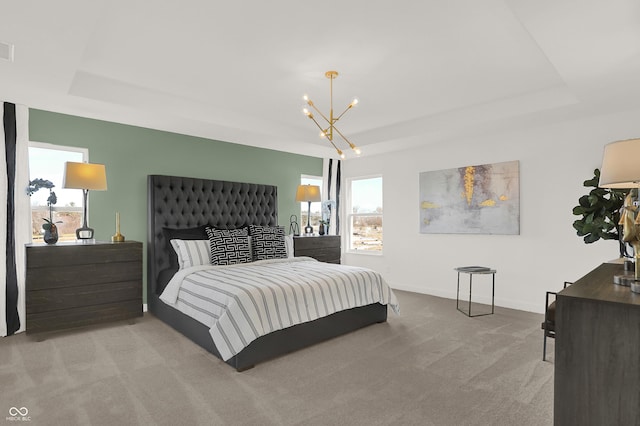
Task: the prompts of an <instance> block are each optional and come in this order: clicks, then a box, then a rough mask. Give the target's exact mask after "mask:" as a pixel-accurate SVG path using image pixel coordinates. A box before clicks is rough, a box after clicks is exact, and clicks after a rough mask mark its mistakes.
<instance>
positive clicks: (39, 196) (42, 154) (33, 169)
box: [29, 147, 83, 207]
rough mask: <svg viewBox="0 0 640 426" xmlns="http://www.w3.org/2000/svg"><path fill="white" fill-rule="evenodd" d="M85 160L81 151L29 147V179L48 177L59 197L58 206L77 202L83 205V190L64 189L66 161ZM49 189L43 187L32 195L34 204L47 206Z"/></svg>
mask: <svg viewBox="0 0 640 426" xmlns="http://www.w3.org/2000/svg"><path fill="white" fill-rule="evenodd" d="M67 161H74V162H78V163H81V162H82V161H83V158H82V153H81V152H73V151H63V150H58V149H46V148H36V147H29V180H33V179H37V178H40V179H46V180H49V181H51V182H52V183H53V184H54V185H55V187H54V188H53V192H55V193H56V196H57V197H58V202H57V203H56V206H58V207H61V206H67V205H70V204H71V203H75V205H76V206H82V191H81V190H79V189H64V188H63V187H62V183H63V180H64V163H65V162H67ZM48 197H49V191H48V190H46V189H41V190H39V191H38V192H36V193H35V194H33V195H32V196H31V205H32V206H46V205H47V198H48Z"/></svg>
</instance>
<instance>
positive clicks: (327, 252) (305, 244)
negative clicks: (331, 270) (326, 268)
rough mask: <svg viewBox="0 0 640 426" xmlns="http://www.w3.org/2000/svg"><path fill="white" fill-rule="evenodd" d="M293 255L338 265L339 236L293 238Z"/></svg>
mask: <svg viewBox="0 0 640 426" xmlns="http://www.w3.org/2000/svg"><path fill="white" fill-rule="evenodd" d="M293 253H294V256H308V257H313V258H314V259H317V260H319V261H320V262H327V263H340V235H323V236H313V237H293Z"/></svg>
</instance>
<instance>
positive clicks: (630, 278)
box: [613, 273, 636, 287]
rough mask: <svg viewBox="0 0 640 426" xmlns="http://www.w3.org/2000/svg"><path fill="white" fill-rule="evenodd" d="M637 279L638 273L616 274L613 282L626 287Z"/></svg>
mask: <svg viewBox="0 0 640 426" xmlns="http://www.w3.org/2000/svg"><path fill="white" fill-rule="evenodd" d="M635 281H636V274H634V273H630V274H616V275H614V276H613V283H614V284H618V285H621V286H624V287H629V286H631V284H632V283H633V282H635Z"/></svg>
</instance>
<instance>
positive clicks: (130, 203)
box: [29, 109, 322, 303]
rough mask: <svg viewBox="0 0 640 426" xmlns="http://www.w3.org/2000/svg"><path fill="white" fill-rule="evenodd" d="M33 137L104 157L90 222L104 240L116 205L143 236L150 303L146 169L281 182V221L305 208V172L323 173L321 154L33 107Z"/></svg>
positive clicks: (126, 230)
mask: <svg viewBox="0 0 640 426" xmlns="http://www.w3.org/2000/svg"><path fill="white" fill-rule="evenodd" d="M29 139H30V140H31V141H34V142H45V143H51V144H54V145H63V146H73V147H82V148H88V150H89V162H91V163H102V164H104V165H105V167H106V171H107V186H108V190H107V191H104V192H101V191H93V192H92V191H89V225H90V226H91V227H92V228H94V229H95V237H96V239H97V240H105V241H110V239H111V236H112V235H113V234H115V213H116V212H120V232H122V234H123V235H124V236H125V238H126V239H127V240H135V241H142V242H143V243H144V256H143V257H144V267H143V273H144V288H145V290H144V300H145V303H146V272H147V267H146V241H147V175H152V174H158V175H171V176H188V177H197V178H206V179H217V180H228V181H236V182H249V183H262V184H268V185H276V186H277V187H278V222H279V224H280V225H283V226H285V231H288V229H289V217H290V216H291V215H292V214H295V215H298V216H299V215H300V204H299V203H296V201H295V193H296V188H297V185H298V184H299V182H300V175H302V174H308V175H316V176H321V175H322V159H321V158H316V157H309V156H304V155H297V154H290V153H285V152H281V151H275V150H269V149H263V148H255V147H250V146H246V145H238V144H232V143H228V142H221V141H216V140H210V139H204V138H199V137H193V136H186V135H181V134H176V133H170V132H164V131H160V130H153V129H147V128H142V127H136V126H129V125H124V124H118V123H112V122H107V121H101V120H94V119H88V118H81V117H76V116H71V115H66V114H59V113H53V112H48V111H42V110H37V109H31V110H30V111H29Z"/></svg>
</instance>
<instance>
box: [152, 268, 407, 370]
mask: <svg viewBox="0 0 640 426" xmlns="http://www.w3.org/2000/svg"><path fill="white" fill-rule="evenodd" d="M160 300H162V301H163V302H164V303H167V304H169V305H171V306H173V307H175V308H176V309H178V310H179V311H181V312H183V313H185V314H186V315H189V316H190V317H192V318H194V319H195V320H197V321H199V322H200V323H202V324H204V325H205V326H207V327H208V328H209V330H210V334H211V337H212V339H213V342H214V344H215V346H216V348H217V349H218V351H219V352H220V355H221V356H222V358H223V359H224V360H225V361H226V360H228V359H229V358H231V357H233V356H234V355H236V354H238V353H239V352H240V351H241V350H242V349H244V348H245V347H246V346H248V345H249V344H250V343H251V342H252V341H254V340H255V339H257V338H259V337H261V336H263V335H266V334H268V333H271V332H273V331H276V330H281V329H284V328H287V327H291V326H293V325H296V324H301V323H305V322H309V321H313V320H315V319H318V318H321V317H324V316H328V315H331V314H333V313H335V312H339V311H343V310H347V309H351V308H355V307H359V306H365V305H370V304H373V303H380V304H382V305H389V306H390V307H391V308H392V310H393V311H394V312H395V313H399V306H398V301H397V299H396V297H395V295H394V293H393V291H392V290H391V288H390V287H389V286H388V285H387V284H386V282H385V281H384V279H383V278H382V276H381V275H380V274H379V273H377V272H375V271H373V270H371V269H367V268H361V267H355V266H347V265H336V264H329V263H323V262H318V261H317V260H315V259H312V258H306V257H296V258H289V259H274V260H263V261H258V262H252V263H246V264H239V265H229V266H213V265H200V266H195V267H191V268H186V269H182V270H180V271H178V272H177V273H176V274H175V275H174V276H173V278H172V279H171V280H170V281H169V283H168V284H167V287H166V288H165V290H164V291H163V293H162V295H161V296H160Z"/></svg>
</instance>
